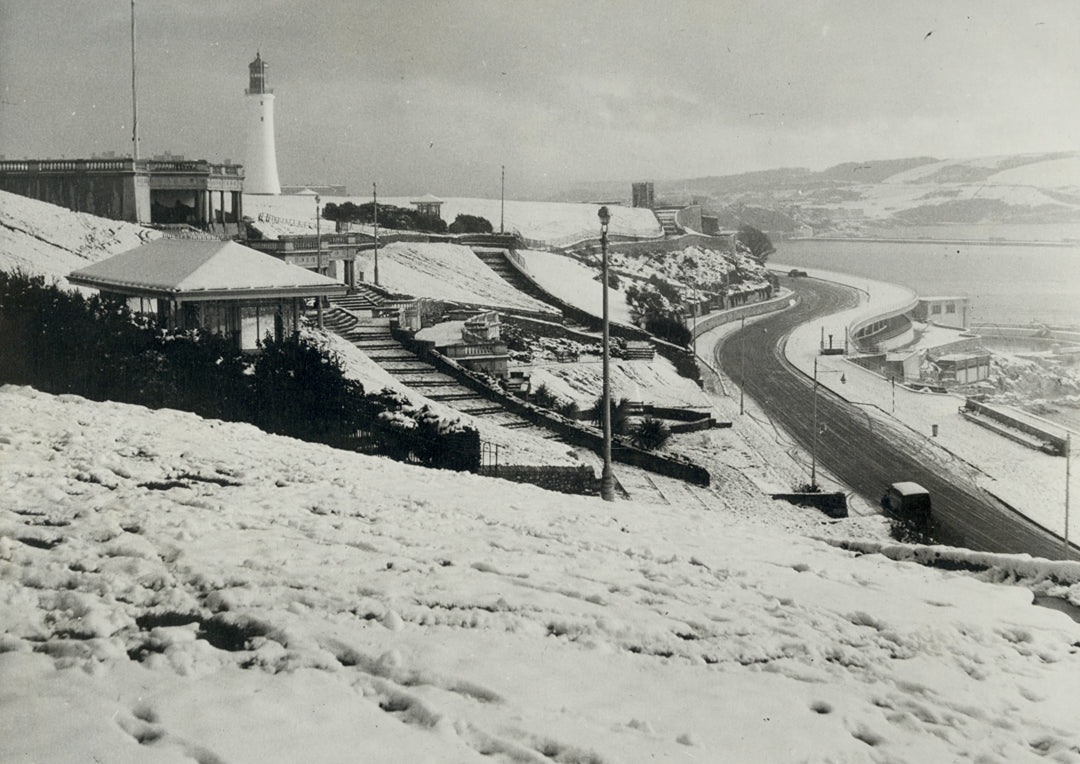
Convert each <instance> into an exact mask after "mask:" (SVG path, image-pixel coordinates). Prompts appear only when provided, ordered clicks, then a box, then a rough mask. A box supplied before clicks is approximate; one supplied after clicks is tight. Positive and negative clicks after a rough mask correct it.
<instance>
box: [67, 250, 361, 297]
mask: <svg viewBox="0 0 1080 764" xmlns="http://www.w3.org/2000/svg"><path fill="white" fill-rule="evenodd" d="M68 280H69V281H70V282H71V283H73V284H78V285H80V286H87V287H93V288H95V289H102V290H106V291H111V292H120V293H123V294H141V295H148V296H159V295H160V296H170V297H183V298H187V299H211V298H218V297H226V296H227V297H232V298H236V297H245V298H247V299H254V298H257V297H264V296H267V295H268V294H270V295H288V296H295V297H301V296H315V295H326V294H335V293H339V292H340V293H342V294H344V293H345V291H346V287H345V285H344V284H342V283H340V282H338V281H335V280H334V279H331V278H327V277H326V276H322V275H320V274H318V273H314V272H312V271H309V270H306V269H304V268H299V267H297V266H295V265H289V264H288V263H286V262H284V261H282V260H279V259H277V258H276V257H272V256H270V255H265V254H263V253H262V252H257V251H255V250H254V249H251V248H250V247H245V246H243V245H242V244H237V243H236V242H234V241H199V240H188V239H158V240H157V241H154V242H151V243H149V244H144V245H142V246H141V247H136V248H135V249H131V250H128V251H126V252H121V253H120V254H118V255H114V256H113V257H110V258H109V259H108V260H103V261H101V262H98V263H95V264H93V265H90V266H87V267H86V268H80V269H79V270H77V271H73V272H72V273H71V274H69V275H68Z"/></svg>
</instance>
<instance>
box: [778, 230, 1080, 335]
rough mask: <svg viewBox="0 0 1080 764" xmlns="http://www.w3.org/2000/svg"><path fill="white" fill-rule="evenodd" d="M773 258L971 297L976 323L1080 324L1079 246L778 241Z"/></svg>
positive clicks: (927, 293) (929, 292)
mask: <svg viewBox="0 0 1080 764" xmlns="http://www.w3.org/2000/svg"><path fill="white" fill-rule="evenodd" d="M775 244H776V249H777V251H776V253H775V254H774V255H772V257H771V258H770V259H771V260H772V261H773V262H777V263H783V264H785V265H791V266H802V267H807V268H822V269H826V270H831V271H838V272H841V273H847V274H851V275H854V276H863V277H866V278H870V279H876V280H878V281H888V282H891V283H894V284H902V285H904V286H907V287H909V288H911V289H914V290H915V292H917V293H918V294H919V295H920V296H921V297H938V296H965V297H969V298H970V300H971V321H972V322H973V323H991V324H994V323H997V324H1030V323H1045V324H1048V325H1050V326H1056V327H1080V244H1071V243H1070V244H1068V245H1065V246H1045V245H1035V244H1026V243H1000V242H965V241H959V240H952V241H949V242H944V241H907V242H898V241H860V240H841V241H827V240H816V239H800V240H794V241H779V242H776V243H775Z"/></svg>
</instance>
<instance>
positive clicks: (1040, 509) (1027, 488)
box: [773, 265, 1080, 537]
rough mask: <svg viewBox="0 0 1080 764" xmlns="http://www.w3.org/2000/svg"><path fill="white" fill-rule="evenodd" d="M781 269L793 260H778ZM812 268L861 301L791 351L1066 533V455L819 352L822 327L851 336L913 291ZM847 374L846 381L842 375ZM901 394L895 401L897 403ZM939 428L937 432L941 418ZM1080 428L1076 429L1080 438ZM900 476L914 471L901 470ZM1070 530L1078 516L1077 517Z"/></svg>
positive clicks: (828, 382) (797, 338)
mask: <svg viewBox="0 0 1080 764" xmlns="http://www.w3.org/2000/svg"><path fill="white" fill-rule="evenodd" d="M773 267H775V268H776V269H778V270H783V269H786V267H787V266H781V265H776V266H773ZM808 273H809V274H810V275H811V276H814V277H818V278H824V279H827V280H829V281H835V282H837V283H842V284H847V285H849V286H853V287H856V288H858V289H861V290H865V291H864V294H863V301H862V302H861V304H860V305H859V306H858V307H856V308H854V309H852V310H850V311H845V312H843V313H837V314H834V315H832V316H829V317H827V318H825V319H823V320H822V321H815V322H812V323H808V324H804V325H803V326H801V327H799V328H798V329H796V330H795V331H794V332H792V334H791V335H790V337H789V339H788V342H787V347H786V350H787V357H788V360H790V361H791V362H792V363H793V364H794V365H795V366H797V367H798V368H799V369H801V370H802V371H803V372H804V373H806V374H808V375H812V374H813V366H814V358H815V357H816V358H817V365H818V382H819V383H820V384H821V385H822V386H824V387H827V388H828V389H829V390H831V391H832V392H834V393H836V394H837V395H839V396H841V397H843V398H846V399H847V400H849V401H852V402H854V403H858V404H861V406H860V407H861V408H862V409H863V410H865V411H866V412H867V414H868V416H870V417H873V418H875V419H878V420H881V421H889V420H892V421H894V422H899V423H901V424H902V425H903V426H904V427H905V428H906V429H907V431H908V432H910V433H911V435H912V436H913V442H915V443H917V444H918V446H919V448H920V452H921V453H922V454H923V455H924V456H925V457H926V458H928V459H937V460H941V461H943V462H947V463H949V464H950V465H952V466H953V467H954V468H957V469H960V470H964V471H966V472H968V473H969V475H970V476H971V477H972V479H974V480H976V481H977V482H978V484H979V485H981V486H983V487H984V488H986V490H988V491H990V492H991V493H993V494H995V495H997V496H998V497H1000V498H1001V499H1003V500H1004V501H1006V502H1008V503H1009V504H1011V505H1012V506H1014V507H1015V508H1016V509H1018V510H1019V511H1021V512H1023V513H1024V514H1025V515H1027V516H1028V517H1030V518H1031V519H1033V520H1035V521H1036V522H1038V523H1040V524H1041V525H1043V526H1045V527H1046V528H1048V529H1049V530H1051V531H1053V532H1055V533H1058V534H1061V533H1062V532H1063V531H1064V528H1065V490H1066V489H1065V474H1066V466H1065V459H1063V458H1061V457H1059V456H1050V455H1048V454H1044V453H1042V452H1040V451H1034V450H1032V449H1030V448H1027V447H1025V446H1022V445H1020V444H1018V443H1014V442H1013V441H1010V440H1007V439H1006V438H1003V437H1001V436H999V435H995V434H993V433H992V432H990V431H989V430H986V429H985V428H983V427H980V426H979V425H977V424H974V423H972V422H970V421H968V420H966V419H964V417H962V416H961V415H960V413H959V409H960V408H961V407H962V406H963V404H964V397H963V396H961V395H951V394H950V395H939V394H933V393H919V392H913V391H910V390H906V389H904V388H903V387H900V386H896V387H895V388H893V386H892V385H891V384H890V383H889V381H888V380H885V379H883V378H882V377H880V376H878V375H876V374H874V373H872V372H869V371H866V370H865V369H863V368H861V367H859V366H856V365H855V364H853V363H849V362H847V361H846V360H844V358H843V356H822V355H818V352H817V351H818V343H819V342H820V339H821V329H822V328H824V329H825V334H826V335H828V334H833V335H834V336H835V337H839V338H843V337H844V336H845V334H844V329H845V327H846V326H847V325H848V324H849V323H850V322H851V321H852V320H853V319H855V318H858V317H863V316H868V315H871V314H873V313H874V312H875V311H884V310H887V309H888V308H889V307H890V306H891V305H894V304H897V303H898V302H903V300H904V299H906V298H907V296H908V294H909V291H908V290H906V289H904V288H903V287H897V286H895V285H892V284H884V283H882V282H874V281H870V280H868V279H864V278H860V277H854V276H848V275H845V274H839V273H830V272H827V271H814V270H808ZM841 378H843V380H844V381H843V382H841ZM894 394H895V406H894V402H893V401H894ZM935 425H936V426H937V431H938V434H937V436H936V437H934V436H933V435H932V433H933V429H934V426H935ZM1078 437H1080V435H1078V434H1074V435H1073V440H1074V441H1075V440H1077V439H1078ZM1072 472H1073V474H1072V476H1071V478H1072V483H1071V496H1072V497H1073V501H1075V497H1076V496H1078V495H1080V494H1078V493H1077V490H1078V489H1080V479H1078V477H1077V475H1076V473H1077V472H1078V470H1073V471H1072ZM896 479H897V480H905V479H907V478H906V477H905V476H904V475H897V476H896ZM1070 526H1071V534H1070V535H1071V536H1072V537H1076V535H1077V523H1076V521H1075V520H1073V521H1071V522H1070Z"/></svg>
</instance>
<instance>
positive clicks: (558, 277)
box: [517, 249, 633, 324]
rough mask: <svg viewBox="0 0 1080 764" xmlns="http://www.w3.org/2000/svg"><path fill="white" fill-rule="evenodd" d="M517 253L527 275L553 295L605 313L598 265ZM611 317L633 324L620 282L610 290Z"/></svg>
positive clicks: (553, 255)
mask: <svg viewBox="0 0 1080 764" xmlns="http://www.w3.org/2000/svg"><path fill="white" fill-rule="evenodd" d="M517 253H518V255H519V256H520V259H521V261H522V262H524V263H525V267H526V269H527V272H528V274H529V275H530V276H532V278H533V280H534V281H536V283H537V284H539V285H540V286H541V287H543V288H544V289H545V290H547V291H548V292H549V293H550V294H553V295H555V296H556V297H558V298H559V299H560V300H563V301H564V302H566V303H568V304H570V305H573V306H574V307H575V308H580V309H581V310H583V311H585V312H586V313H589V314H591V315H593V316H597V317H601V316H603V313H604V305H603V301H604V295H603V289H602V288H601V281H600V269H599V268H590V267H589V266H587V265H585V264H584V263H582V262H581V261H580V260H576V259H575V258H572V257H568V256H567V255H559V254H556V253H554V252H540V251H536V250H520V249H519V250H518V251H517ZM608 316H609V318H610V319H611V320H612V321H618V322H620V323H624V324H632V323H633V322H632V321H631V320H630V309H629V307H628V306H627V304H626V293H625V292H624V291H623V290H622V288H621V285H620V288H618V289H614V288H609V289H608Z"/></svg>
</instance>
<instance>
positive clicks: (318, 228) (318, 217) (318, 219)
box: [315, 194, 323, 329]
mask: <svg viewBox="0 0 1080 764" xmlns="http://www.w3.org/2000/svg"><path fill="white" fill-rule="evenodd" d="M319 202H320V199H319V196H318V194H316V195H315V270H316V271H318V273H319V275H320V276H321V275H322V210H321V209H320V208H319ZM322 299H323V298H322V297H321V296H320V297H316V298H315V305H316V306H317V307H316V314H317V315H318V317H319V328H320V329H322V328H323V315H322Z"/></svg>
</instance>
